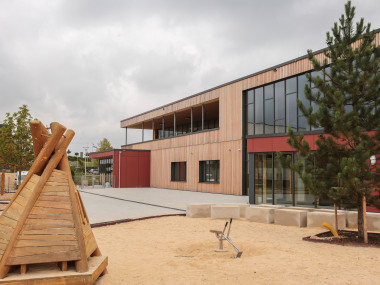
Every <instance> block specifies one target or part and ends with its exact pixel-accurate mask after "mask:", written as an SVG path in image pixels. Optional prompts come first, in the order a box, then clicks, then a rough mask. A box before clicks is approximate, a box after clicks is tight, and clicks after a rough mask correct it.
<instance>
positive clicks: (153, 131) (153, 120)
mask: <svg viewBox="0 0 380 285" xmlns="http://www.w3.org/2000/svg"><path fill="white" fill-rule="evenodd" d="M152 131H153V136H152V140H155V138H154V135H155V133H154V120H152Z"/></svg>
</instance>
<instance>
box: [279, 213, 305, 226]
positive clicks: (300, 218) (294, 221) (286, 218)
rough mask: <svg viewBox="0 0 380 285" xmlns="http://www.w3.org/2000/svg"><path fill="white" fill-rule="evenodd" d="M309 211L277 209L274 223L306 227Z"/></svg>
mask: <svg viewBox="0 0 380 285" xmlns="http://www.w3.org/2000/svg"><path fill="white" fill-rule="evenodd" d="M307 213H308V212H307V211H303V210H289V209H276V210H275V211H274V223H275V224H277V225H283V226H296V227H306V225H307Z"/></svg>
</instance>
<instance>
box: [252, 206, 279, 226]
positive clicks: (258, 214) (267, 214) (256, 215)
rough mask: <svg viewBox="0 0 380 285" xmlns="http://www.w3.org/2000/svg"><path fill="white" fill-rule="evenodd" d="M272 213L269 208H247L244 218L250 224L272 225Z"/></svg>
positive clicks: (271, 209) (272, 210)
mask: <svg viewBox="0 0 380 285" xmlns="http://www.w3.org/2000/svg"><path fill="white" fill-rule="evenodd" d="M274 211H275V209H273V208H269V207H249V208H247V209H246V210H245V218H246V219H247V220H249V221H251V222H256V223H264V224H273V222H274Z"/></svg>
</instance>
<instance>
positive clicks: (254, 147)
mask: <svg viewBox="0 0 380 285" xmlns="http://www.w3.org/2000/svg"><path fill="white" fill-rule="evenodd" d="M318 136H319V135H305V136H304V138H305V140H306V141H307V142H308V143H309V145H310V147H311V149H313V150H314V149H316V148H317V146H316V144H315V141H316V139H317V138H318ZM287 139H288V136H283V137H267V138H254V139H247V151H248V152H276V151H295V150H294V149H293V148H292V147H291V146H290V145H289V144H288V143H287V142H286V140H287Z"/></svg>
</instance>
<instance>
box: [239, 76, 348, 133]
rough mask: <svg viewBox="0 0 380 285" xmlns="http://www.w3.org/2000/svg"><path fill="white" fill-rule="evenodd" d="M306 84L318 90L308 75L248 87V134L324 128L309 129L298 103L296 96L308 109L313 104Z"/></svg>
mask: <svg viewBox="0 0 380 285" xmlns="http://www.w3.org/2000/svg"><path fill="white" fill-rule="evenodd" d="M310 74H311V76H313V77H316V76H323V73H322V72H320V71H319V72H315V71H313V72H311V73H310ZM326 80H327V79H326ZM305 85H307V86H308V87H309V88H311V90H312V92H314V93H316V92H317V90H316V88H315V86H313V85H312V84H311V82H310V81H309V80H308V79H307V77H306V74H301V75H297V76H294V77H291V78H287V79H284V80H281V81H278V82H275V83H271V84H268V85H264V86H260V87H257V88H254V89H250V90H247V91H246V92H245V93H244V96H245V98H244V102H245V103H244V104H245V105H244V108H245V127H246V128H245V130H246V135H247V136H256V135H258V136H262V135H270V134H286V133H287V128H288V127H290V128H292V130H294V131H296V132H308V131H316V130H321V128H315V127H314V128H310V126H309V125H308V122H307V119H306V117H305V116H303V114H302V112H301V110H300V109H299V108H298V106H297V99H300V100H301V101H302V103H303V104H304V106H305V107H306V108H309V107H310V101H309V100H308V99H307V98H306V96H305ZM312 107H313V110H314V111H316V110H318V106H317V105H315V104H312ZM349 107H350V106H348V107H347V108H349Z"/></svg>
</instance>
